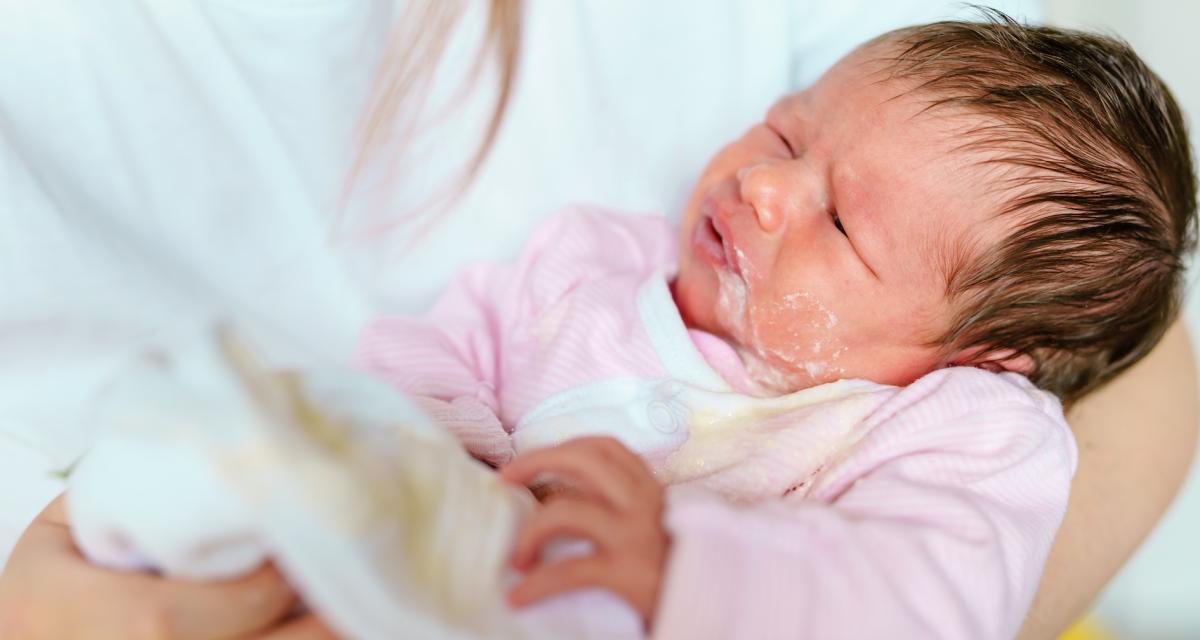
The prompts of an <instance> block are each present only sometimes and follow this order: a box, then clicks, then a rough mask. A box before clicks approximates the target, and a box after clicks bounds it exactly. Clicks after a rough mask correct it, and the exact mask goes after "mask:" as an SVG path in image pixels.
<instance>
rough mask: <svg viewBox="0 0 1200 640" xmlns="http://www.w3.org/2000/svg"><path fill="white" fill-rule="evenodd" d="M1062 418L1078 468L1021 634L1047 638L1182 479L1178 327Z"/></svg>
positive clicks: (1193, 408) (1187, 395) (1182, 351)
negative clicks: (1072, 442) (1074, 445)
mask: <svg viewBox="0 0 1200 640" xmlns="http://www.w3.org/2000/svg"><path fill="white" fill-rule="evenodd" d="M1067 418H1068V420H1069V422H1070V423H1071V428H1072V429H1073V430H1074V432H1075V437H1076V439H1077V440H1078V442H1079V470H1078V472H1077V473H1076V474H1075V479H1074V481H1073V482H1072V484H1071V502H1070V506H1069V507H1068V509H1067V516H1066V519H1065V520H1064V521H1063V525H1062V529H1060V530H1059V532H1058V537H1057V538H1055V541H1054V547H1053V548H1052V549H1051V551H1050V558H1049V561H1048V563H1047V565H1046V573H1045V575H1044V576H1043V577H1042V584H1041V586H1040V587H1039V589H1038V593H1037V596H1036V598H1035V599H1034V602H1033V608H1032V609H1031V610H1030V612H1029V617H1028V618H1026V620H1025V625H1024V627H1023V628H1022V629H1021V634H1020V636H1019V637H1020V638H1022V640H1042V639H1045V638H1054V637H1057V636H1058V634H1060V633H1061V632H1062V631H1063V630H1064V629H1065V628H1066V627H1067V626H1068V625H1070V624H1071V623H1072V622H1074V621H1075V620H1076V619H1077V618H1078V617H1079V616H1080V615H1082V614H1083V613H1084V612H1085V610H1086V609H1087V607H1088V606H1089V605H1090V604H1091V603H1092V600H1093V599H1095V597H1096V596H1097V594H1099V592H1100V590H1101V589H1102V588H1104V586H1105V585H1106V584H1107V583H1108V581H1109V580H1110V579H1111V578H1112V577H1113V575H1114V574H1115V573H1116V572H1117V570H1118V569H1120V568H1121V565H1123V564H1124V563H1125V561H1126V560H1127V559H1128V558H1129V556H1130V555H1132V553H1133V552H1134V550H1136V549H1137V547H1138V546H1139V545H1140V544H1141V542H1142V540H1143V539H1145V537H1146V535H1147V534H1149V533H1150V530H1151V529H1152V528H1154V525H1155V524H1157V523H1158V520H1159V518H1160V517H1161V516H1162V514H1163V512H1164V511H1166V509H1167V506H1168V505H1169V504H1170V503H1171V500H1172V499H1173V498H1174V497H1175V494H1176V492H1177V491H1178V490H1179V487H1180V485H1182V484H1183V479H1184V477H1185V476H1186V474H1187V470H1188V466H1189V465H1190V464H1191V462H1192V459H1193V457H1194V455H1195V448H1196V434H1197V425H1200V418H1198V412H1197V402H1196V368H1195V361H1194V360H1193V356H1192V348H1191V344H1190V343H1189V341H1188V336H1187V330H1186V329H1185V328H1184V325H1183V323H1182V322H1181V321H1177V322H1176V323H1175V325H1174V326H1173V327H1172V328H1171V329H1170V330H1169V331H1168V332H1167V334H1166V336H1164V337H1163V339H1162V342H1161V343H1159V345H1158V347H1156V348H1155V349H1154V351H1153V352H1151V353H1150V355H1149V356H1147V357H1146V359H1145V360H1143V361H1142V362H1140V363H1138V364H1137V365H1136V366H1134V367H1133V368H1132V369H1130V370H1129V371H1128V372H1127V373H1125V374H1123V375H1122V376H1120V377H1119V378H1117V379H1116V380H1114V381H1113V382H1112V383H1111V384H1109V385H1108V386H1106V387H1104V388H1103V389H1101V390H1100V391H1097V392H1096V393H1093V394H1092V395H1090V396H1088V397H1087V398H1085V399H1084V400H1082V401H1080V402H1079V404H1078V405H1076V406H1075V407H1074V408H1073V409H1072V410H1071V412H1070V413H1069V415H1068V416H1067Z"/></svg>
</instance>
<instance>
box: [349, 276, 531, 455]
mask: <svg viewBox="0 0 1200 640" xmlns="http://www.w3.org/2000/svg"><path fill="white" fill-rule="evenodd" d="M514 271H515V270H514V269H513V267H512V266H506V265H477V266H474V267H470V268H468V269H466V270H464V271H463V272H461V273H460V274H459V275H458V276H457V277H456V278H455V280H454V281H453V282H452V283H451V285H450V287H449V288H448V289H447V290H446V291H445V292H444V293H443V294H442V296H441V297H439V299H438V301H437V302H436V303H435V304H434V306H433V307H432V308H431V309H430V310H429V312H428V313H426V314H425V315H423V316H392V317H383V318H379V319H376V320H373V321H372V322H370V323H369V324H368V325H367V327H366V328H365V330H364V331H363V333H362V336H361V338H360V340H359V345H358V349H357V352H356V354H355V356H354V361H355V364H356V366H357V367H359V368H361V369H363V370H365V371H368V372H370V373H372V374H374V375H376V376H379V377H380V378H382V379H383V380H385V381H387V382H388V383H390V384H391V385H393V386H394V387H396V388H397V389H399V390H401V391H403V392H404V393H406V394H408V395H409V396H412V397H413V398H414V399H415V400H416V401H417V403H418V405H419V406H421V407H422V408H423V409H424V410H425V411H426V412H427V413H428V414H429V415H430V416H431V417H432V418H433V419H434V420H435V421H437V422H438V423H439V424H441V425H442V426H444V427H445V428H446V429H447V430H449V431H451V432H452V433H453V434H454V435H455V436H456V437H457V438H458V439H459V441H460V442H462V443H463V445H464V447H466V449H467V450H468V451H470V452H471V454H472V455H474V456H476V457H478V458H480V459H483V460H486V461H488V462H489V463H491V464H502V463H504V462H506V461H507V460H508V459H509V458H510V457H511V444H509V440H508V434H507V432H506V431H505V430H504V429H503V427H502V426H501V423H500V420H499V418H498V414H499V401H498V399H497V389H498V387H499V385H500V384H501V382H502V371H501V358H502V357H503V354H504V343H503V341H504V336H505V334H506V332H507V329H506V327H507V326H509V325H511V323H512V321H513V318H512V316H513V314H514V313H515V309H514V308H513V306H512V305H506V304H504V303H503V301H505V300H507V299H510V298H511V295H510V292H512V291H514V290H515V289H516V287H517V286H519V282H517V280H518V278H517V277H516V275H515V273H514Z"/></svg>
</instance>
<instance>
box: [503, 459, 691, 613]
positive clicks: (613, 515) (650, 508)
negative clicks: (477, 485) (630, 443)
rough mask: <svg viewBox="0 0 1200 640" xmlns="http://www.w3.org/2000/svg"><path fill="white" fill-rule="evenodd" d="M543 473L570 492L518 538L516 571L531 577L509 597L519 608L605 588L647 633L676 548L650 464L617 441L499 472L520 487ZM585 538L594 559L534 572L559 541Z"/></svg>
mask: <svg viewBox="0 0 1200 640" xmlns="http://www.w3.org/2000/svg"><path fill="white" fill-rule="evenodd" d="M542 473H551V474H555V475H559V476H562V477H564V479H566V480H568V481H570V482H571V483H573V485H574V486H573V487H572V489H573V490H572V491H568V492H563V493H559V494H556V495H553V496H552V497H550V498H549V499H548V500H547V502H546V503H545V504H544V505H542V506H541V507H539V508H538V510H537V511H536V512H535V513H534V515H533V516H532V517H530V518H529V520H527V521H526V522H525V524H524V525H523V526H522V528H521V531H520V532H519V533H518V534H517V543H516V551H514V552H513V557H512V564H513V566H514V567H515V568H517V569H518V570H521V571H526V572H527V573H526V574H525V577H524V579H523V580H522V581H521V582H520V583H519V584H518V585H517V586H516V587H515V588H514V589H513V590H512V591H511V592H510V593H509V602H510V603H511V604H512V605H513V606H523V605H526V604H529V603H531V602H535V601H537V600H541V599H543V598H546V597H548V596H551V595H554V594H557V593H561V592H564V591H571V590H574V589H579V588H581V587H602V588H605V589H608V590H610V591H612V592H614V593H616V594H617V595H618V596H620V597H621V598H623V599H624V600H626V601H627V602H629V604H631V605H633V607H634V608H635V609H636V610H637V611H638V613H640V614H641V616H642V620H643V622H644V623H645V624H646V627H647V628H649V627H650V624H651V622H652V621H653V618H654V608H655V605H656V604H657V602H658V588H659V582H660V581H661V579H662V572H663V565H664V564H665V562H666V558H667V548H668V546H669V545H670V540H669V538H668V537H667V533H666V531H665V530H664V529H663V525H662V512H663V502H664V491H663V486H662V485H661V484H660V483H659V482H658V479H657V478H655V477H654V475H653V474H652V473H651V472H650V469H649V468H648V467H647V466H646V463H645V462H643V461H642V459H641V458H639V457H638V456H637V455H636V454H634V453H633V452H632V451H630V450H629V449H626V448H625V446H624V445H622V444H621V443H620V442H618V441H616V440H614V439H613V438H580V439H578V440H571V441H569V442H566V443H565V444H561V445H559V446H557V447H550V448H546V449H539V450H537V451H533V452H530V453H527V454H525V455H522V456H519V457H518V458H517V459H516V460H514V461H513V462H511V463H510V464H509V465H508V466H506V467H504V468H503V469H501V470H500V475H501V476H502V477H503V478H504V479H505V480H507V481H509V482H513V483H516V484H528V483H529V482H530V481H532V480H533V479H534V478H536V477H537V476H538V475H540V474H542ZM560 536H568V537H575V538H584V539H586V540H589V541H591V543H592V544H593V545H594V547H595V551H594V553H593V554H592V555H587V556H581V557H572V558H567V559H565V560H561V561H558V562H550V563H542V564H537V566H534V565H535V564H536V563H537V562H538V560H539V558H540V556H541V552H542V548H543V547H544V546H545V545H546V544H547V543H549V542H550V541H551V540H553V539H554V538H557V537H560Z"/></svg>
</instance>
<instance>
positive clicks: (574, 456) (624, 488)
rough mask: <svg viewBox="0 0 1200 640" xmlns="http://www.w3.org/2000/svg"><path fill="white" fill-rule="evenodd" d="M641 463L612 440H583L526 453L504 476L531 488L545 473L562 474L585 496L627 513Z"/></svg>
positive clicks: (501, 471) (637, 487)
mask: <svg viewBox="0 0 1200 640" xmlns="http://www.w3.org/2000/svg"><path fill="white" fill-rule="evenodd" d="M641 464H642V462H641V461H640V460H639V459H637V457H636V455H635V454H633V453H632V452H630V451H629V450H628V449H625V447H624V446H623V445H621V444H620V443H619V442H617V441H616V440H614V439H612V438H581V439H578V440H571V441H569V442H566V443H564V444H561V445H558V446H557V447H549V448H546V449H537V450H535V451H531V452H529V453H526V454H522V455H520V456H518V457H517V459H516V460H513V461H512V462H511V463H509V464H508V465H507V466H505V467H504V468H503V469H501V470H500V476H501V477H502V478H504V479H505V480H507V481H509V482H512V483H515V484H523V485H527V484H529V483H530V482H531V481H533V480H534V478H536V477H537V476H539V475H541V474H543V473H553V474H559V475H562V476H565V477H567V478H569V479H570V480H572V481H573V482H574V483H575V484H576V485H577V486H576V488H577V489H578V490H579V491H581V492H583V493H584V494H585V495H590V496H594V497H596V498H598V499H600V500H602V501H604V502H607V503H608V504H609V505H611V506H613V507H614V508H616V509H619V510H625V509H628V508H629V507H630V506H631V505H632V504H633V503H634V501H635V499H636V495H637V492H638V489H639V478H638V475H637V471H636V469H637V467H636V466H635V465H641ZM646 473H647V474H648V473H649V472H648V471H647V472H646Z"/></svg>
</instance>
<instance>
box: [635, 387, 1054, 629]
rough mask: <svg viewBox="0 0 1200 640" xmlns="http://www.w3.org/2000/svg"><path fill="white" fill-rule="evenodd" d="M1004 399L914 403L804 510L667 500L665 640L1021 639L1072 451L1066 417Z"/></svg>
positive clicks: (701, 495) (862, 446)
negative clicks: (973, 403)
mask: <svg viewBox="0 0 1200 640" xmlns="http://www.w3.org/2000/svg"><path fill="white" fill-rule="evenodd" d="M972 377H973V376H972ZM993 391H994V390H993ZM1002 396H1003V394H1002V393H1001V394H999V395H992V396H990V397H988V396H983V397H981V398H980V400H979V402H978V403H977V409H978V410H976V411H971V412H969V413H961V412H960V413H956V414H955V413H947V412H945V411H939V410H938V408H937V407H929V406H926V405H928V404H929V402H927V401H921V400H919V401H918V402H916V403H914V404H913V405H911V406H909V407H906V408H905V410H904V411H901V412H900V413H898V414H897V415H896V416H894V417H892V418H891V419H889V420H887V421H885V422H884V423H882V424H880V425H879V426H878V427H876V429H875V430H874V431H873V432H872V433H871V434H870V435H869V436H868V437H867V438H865V439H864V440H863V441H862V442H860V443H859V444H858V445H857V446H856V448H855V450H854V451H853V452H852V453H851V455H850V456H849V457H848V458H847V459H846V460H845V461H843V462H842V463H841V464H839V465H838V466H837V467H835V468H834V469H832V470H831V471H830V472H828V473H827V474H826V475H825V476H824V478H825V479H824V480H822V482H821V483H820V484H819V485H818V486H817V487H815V488H814V489H813V490H812V492H811V493H810V494H809V495H808V496H807V498H806V500H804V501H801V500H798V499H794V498H793V499H780V500H777V501H774V502H771V503H767V504H761V505H758V506H756V507H752V508H738V507H736V506H733V505H731V504H729V503H728V502H726V501H724V500H721V499H719V498H717V497H716V496H714V495H711V494H708V493H705V492H702V491H699V490H695V489H691V490H689V489H688V488H687V487H678V488H676V489H675V490H673V491H672V493H671V495H670V498H669V501H668V510H667V516H666V525H667V528H668V530H669V531H670V534H671V545H672V546H671V552H670V556H669V559H668V564H667V575H666V577H665V579H664V583H663V584H664V586H663V589H662V591H661V593H660V596H659V601H658V606H657V611H656V621H655V627H654V631H655V635H656V637H662V638H688V637H739V638H743V637H744V638H767V637H795V638H838V637H855V638H857V637H864V638H865V637H898V638H908V637H920V638H1011V637H1013V635H1014V634H1015V633H1016V632H1017V629H1018V627H1019V626H1020V623H1021V621H1022V619H1023V617H1024V615H1025V613H1026V611H1027V609H1028V607H1029V604H1030V602H1031V600H1032V598H1033V594H1034V591H1035V589H1036V587H1037V584H1038V579H1039V576H1040V575H1041V572H1042V568H1043V564H1044V561H1045V558H1046V555H1047V553H1048V550H1049V547H1050V543H1051V541H1052V539H1053V537H1054V533H1055V531H1056V530H1057V528H1058V525H1059V523H1060V521H1061V519H1062V516H1063V512H1064V511H1065V508H1066V503H1067V493H1068V490H1069V485H1070V478H1071V472H1072V467H1073V461H1074V445H1073V441H1072V440H1071V439H1070V434H1069V431H1068V430H1067V428H1066V426H1065V424H1063V423H1062V420H1061V416H1058V417H1055V416H1054V415H1053V411H1047V410H1044V409H1045V408H1044V407H1039V406H1036V402H1031V401H1028V400H1023V399H1020V398H1017V399H1015V400H1014V399H1013V398H1004V397H1002ZM931 408H932V409H933V410H930V409H931ZM1051 409H1052V408H1051Z"/></svg>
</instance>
